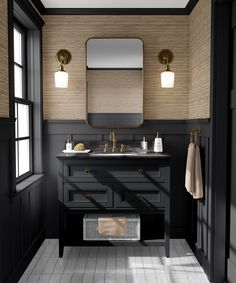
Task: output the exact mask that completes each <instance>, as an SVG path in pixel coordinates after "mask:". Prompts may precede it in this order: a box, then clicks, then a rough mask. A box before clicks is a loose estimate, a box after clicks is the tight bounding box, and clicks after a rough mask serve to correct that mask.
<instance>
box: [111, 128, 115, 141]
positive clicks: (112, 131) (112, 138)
mask: <svg viewBox="0 0 236 283" xmlns="http://www.w3.org/2000/svg"><path fill="white" fill-rule="evenodd" d="M115 140H116V134H115V131H114V130H111V131H110V141H115Z"/></svg>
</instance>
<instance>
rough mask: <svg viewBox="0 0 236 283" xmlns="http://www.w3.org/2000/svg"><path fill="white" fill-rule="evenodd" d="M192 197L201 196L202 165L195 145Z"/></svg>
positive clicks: (197, 147)
mask: <svg viewBox="0 0 236 283" xmlns="http://www.w3.org/2000/svg"><path fill="white" fill-rule="evenodd" d="M194 177H195V178H194V191H193V198H195V199H200V198H203V183H202V166H201V156H200V149H199V146H198V145H196V146H195V176H194Z"/></svg>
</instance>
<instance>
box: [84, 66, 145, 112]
mask: <svg viewBox="0 0 236 283" xmlns="http://www.w3.org/2000/svg"><path fill="white" fill-rule="evenodd" d="M87 92H88V112H89V113H111V112H113V113H143V71H142V70H87ZM111 109H112V110H113V111H111Z"/></svg>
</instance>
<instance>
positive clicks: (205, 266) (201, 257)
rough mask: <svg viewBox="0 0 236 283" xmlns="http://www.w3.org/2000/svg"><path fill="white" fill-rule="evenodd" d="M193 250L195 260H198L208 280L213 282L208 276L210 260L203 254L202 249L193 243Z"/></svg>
mask: <svg viewBox="0 0 236 283" xmlns="http://www.w3.org/2000/svg"><path fill="white" fill-rule="evenodd" d="M193 252H194V254H195V256H196V258H197V260H198V261H199V262H200V264H201V266H202V268H203V270H204V272H205V273H206V275H207V276H208V280H209V281H210V282H213V281H212V278H211V277H210V262H209V260H208V259H207V257H206V256H205V254H204V252H203V250H201V249H199V248H198V246H197V245H195V247H194V250H193Z"/></svg>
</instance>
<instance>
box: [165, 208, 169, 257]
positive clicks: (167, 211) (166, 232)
mask: <svg viewBox="0 0 236 283" xmlns="http://www.w3.org/2000/svg"><path fill="white" fill-rule="evenodd" d="M165 252H166V257H170V213H169V209H168V208H167V209H166V211H165Z"/></svg>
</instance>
